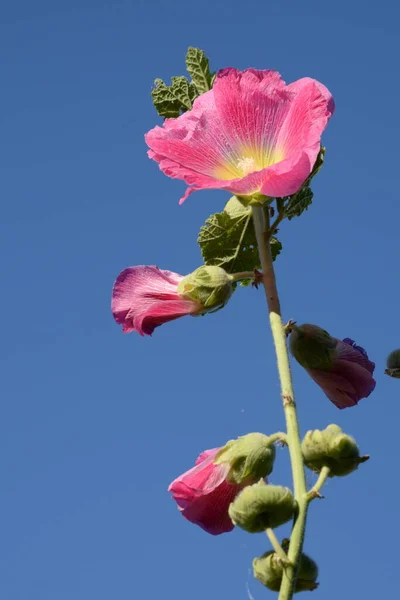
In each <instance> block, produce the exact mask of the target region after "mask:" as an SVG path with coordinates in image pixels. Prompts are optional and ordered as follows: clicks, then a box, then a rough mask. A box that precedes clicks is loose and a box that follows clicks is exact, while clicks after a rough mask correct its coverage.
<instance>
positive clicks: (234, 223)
mask: <svg viewBox="0 0 400 600" xmlns="http://www.w3.org/2000/svg"><path fill="white" fill-rule="evenodd" d="M197 241H198V243H199V246H200V249H201V253H202V256H203V260H204V263H205V264H206V265H215V266H218V267H222V268H224V269H225V270H226V271H227V272H228V273H238V272H241V271H253V270H254V269H260V268H261V265H260V260H259V256H258V249H257V241H256V234H255V231H254V226H253V220H252V216H251V208H250V207H249V206H244V205H243V204H242V203H241V202H240V200H238V199H237V198H236V196H233V197H232V198H231V199H230V200H229V202H228V203H227V205H226V206H225V209H224V210H223V211H222V212H220V213H215V214H214V215H211V216H210V217H208V219H207V220H206V222H205V224H204V225H203V226H202V227H201V229H200V233H199V236H198V239H197ZM281 249H282V245H281V243H280V242H279V241H278V240H277V239H276V238H273V239H272V240H271V251H272V258H273V260H275V258H276V257H277V256H278V254H279V252H280V251H281Z"/></svg>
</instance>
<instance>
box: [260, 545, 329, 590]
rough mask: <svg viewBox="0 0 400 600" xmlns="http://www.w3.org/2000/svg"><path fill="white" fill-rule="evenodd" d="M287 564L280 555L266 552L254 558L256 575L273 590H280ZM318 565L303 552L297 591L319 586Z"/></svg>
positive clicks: (313, 588)
mask: <svg viewBox="0 0 400 600" xmlns="http://www.w3.org/2000/svg"><path fill="white" fill-rule="evenodd" d="M284 568H285V565H284V564H283V563H282V560H281V559H280V558H279V556H278V555H277V554H276V553H275V552H273V551H270V552H266V553H265V554H263V555H262V556H260V558H255V559H254V560H253V573H254V577H255V578H256V579H258V581H260V583H262V584H263V585H265V587H267V588H268V589H269V590H272V591H273V592H279V590H280V588H281V583H282V577H283V571H284ZM317 577H318V566H317V564H316V563H315V562H314V561H313V560H312V559H311V558H310V557H309V556H307V555H306V554H302V555H301V558H300V562H299V570H298V575H297V581H296V586H295V592H303V591H311V590H315V589H316V588H317V587H318V583H317Z"/></svg>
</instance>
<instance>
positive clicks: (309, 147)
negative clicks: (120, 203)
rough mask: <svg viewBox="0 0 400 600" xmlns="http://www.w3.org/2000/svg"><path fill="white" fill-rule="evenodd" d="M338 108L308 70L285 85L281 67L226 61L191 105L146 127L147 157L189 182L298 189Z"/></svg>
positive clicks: (273, 193)
mask: <svg viewBox="0 0 400 600" xmlns="http://www.w3.org/2000/svg"><path fill="white" fill-rule="evenodd" d="M333 110H334V103H333V99H332V96H331V94H330V92H329V91H328V90H327V88H326V87H325V86H324V85H322V84H321V83H319V82H318V81H316V80H315V79H310V78H308V77H306V78H304V79H299V80H298V81H295V82H294V83H291V84H290V85H285V83H284V82H283V81H282V79H281V77H280V75H279V73H277V72H276V71H257V70H255V69H247V70H246V71H238V70H237V69H232V68H228V69H223V70H222V71H219V73H218V74H217V77H216V80H215V83H214V86H213V88H212V89H211V90H210V91H209V92H206V93H205V94H202V95H201V96H199V98H197V99H196V100H195V102H194V104H193V108H192V110H190V111H188V112H185V113H184V114H183V115H181V116H180V117H178V118H176V119H166V120H165V122H164V124H163V126H162V127H155V128H154V129H152V130H151V131H149V132H148V133H147V135H146V143H147V144H148V146H149V147H150V148H151V150H150V151H149V153H148V154H149V157H150V158H153V159H154V160H155V161H157V162H158V163H159V165H160V169H161V170H162V171H163V172H164V173H165V174H166V175H168V176H169V177H174V178H177V179H183V180H184V181H185V182H186V183H188V184H189V185H190V186H191V187H190V188H189V189H188V190H187V191H186V193H185V195H184V197H183V198H182V199H181V201H180V203H182V202H183V201H184V200H185V199H186V198H187V196H188V195H189V194H190V193H191V192H193V191H195V190H200V189H205V188H213V189H224V190H228V191H229V192H231V193H233V194H238V195H244V196H248V195H251V194H255V193H261V194H263V195H266V196H270V197H282V196H289V195H291V194H294V193H295V192H297V191H298V190H299V189H300V187H301V186H302V184H303V183H304V181H305V180H306V179H307V177H308V176H309V175H310V173H311V170H312V168H313V166H314V164H315V161H316V158H317V156H318V153H319V150H320V140H321V134H322V132H323V130H324V129H325V127H326V124H327V122H328V119H329V117H330V116H331V115H332V113H333Z"/></svg>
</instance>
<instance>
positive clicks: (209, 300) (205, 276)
mask: <svg viewBox="0 0 400 600" xmlns="http://www.w3.org/2000/svg"><path fill="white" fill-rule="evenodd" d="M232 292H233V287H232V277H231V275H229V274H228V273H227V272H226V271H224V269H222V268H221V267H210V266H203V267H199V268H198V269H196V270H195V271H193V273H190V274H189V275H186V277H184V278H183V279H182V280H181V281H180V283H179V285H178V294H179V295H180V296H181V298H184V299H187V300H195V301H196V302H199V303H200V304H201V305H202V306H203V308H204V310H203V311H202V312H203V313H206V312H211V311H213V310H218V309H219V308H222V307H223V306H224V305H225V304H226V303H227V302H228V300H229V298H230V297H231V295H232Z"/></svg>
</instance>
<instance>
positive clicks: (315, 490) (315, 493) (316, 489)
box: [307, 467, 330, 502]
mask: <svg viewBox="0 0 400 600" xmlns="http://www.w3.org/2000/svg"><path fill="white" fill-rule="evenodd" d="M329 473H330V468H329V467H322V469H321V472H320V474H319V477H318V479H317V482H316V484H315V485H314V486H313V487H312V488H311V490H310V491H309V492H308V494H307V499H308V501H309V502H310V501H311V500H314V498H322V496H321V494H320V491H321V489H322V486H323V485H324V483H325V481H326V480H327V479H328V477H329Z"/></svg>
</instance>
